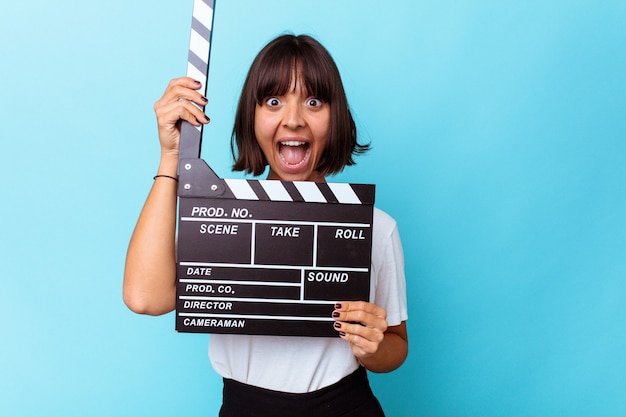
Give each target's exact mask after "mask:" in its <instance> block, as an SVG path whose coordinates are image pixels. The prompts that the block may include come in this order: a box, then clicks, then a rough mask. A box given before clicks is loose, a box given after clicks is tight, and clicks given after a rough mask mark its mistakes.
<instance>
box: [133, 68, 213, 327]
mask: <svg viewBox="0 0 626 417" xmlns="http://www.w3.org/2000/svg"><path fill="white" fill-rule="evenodd" d="M199 87H200V83H198V82H196V81H194V80H192V79H191V78H187V77H183V78H177V79H174V80H172V81H170V83H169V85H168V86H167V89H166V90H165V93H164V94H163V96H162V97H161V98H160V99H159V100H158V101H157V102H156V103H155V104H154V111H155V113H156V117H157V124H158V131H159V142H160V144H161V161H160V164H159V169H158V171H157V175H165V176H159V177H156V178H155V181H154V184H153V186H152V189H151V190H150V193H149V194H148V198H147V199H146V203H145V204H144V206H143V209H142V210H141V213H140V215H139V219H138V220H137V225H136V226H135V230H134V232H133V235H132V237H131V239H130V243H129V245H128V252H127V254H126V266H125V269H124V287H123V297H124V302H125V303H126V305H127V306H128V308H130V309H131V310H132V311H134V312H136V313H140V314H150V315H159V314H165V313H168V312H170V311H172V310H173V309H174V307H175V303H176V255H175V237H176V189H177V185H178V183H177V181H176V180H175V179H174V178H177V168H178V149H179V142H180V123H181V120H186V121H188V122H189V123H191V124H192V125H194V126H199V125H200V124H206V123H208V122H209V119H208V118H207V117H206V115H205V114H204V113H203V112H202V110H200V109H199V108H198V107H196V106H194V105H193V104H192V103H191V101H193V102H195V103H197V104H199V105H201V106H204V105H205V104H206V99H205V98H204V96H202V95H201V94H200V93H198V92H197V91H196V90H195V89H197V88H199ZM169 177H171V178H169Z"/></svg>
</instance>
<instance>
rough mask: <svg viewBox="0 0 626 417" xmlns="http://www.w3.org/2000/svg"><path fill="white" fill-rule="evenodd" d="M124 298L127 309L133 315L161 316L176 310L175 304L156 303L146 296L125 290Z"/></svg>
mask: <svg viewBox="0 0 626 417" xmlns="http://www.w3.org/2000/svg"><path fill="white" fill-rule="evenodd" d="M122 298H123V300H124V304H126V307H128V309H129V310H130V311H132V312H133V313H137V314H144V315H148V316H160V315H162V314H166V313H169V312H170V311H172V310H174V305H173V303H161V302H154V301H153V300H151V299H150V297H148V296H147V295H146V294H137V293H133V292H132V291H129V290H127V289H124V292H123V295H122Z"/></svg>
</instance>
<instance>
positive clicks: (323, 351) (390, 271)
mask: <svg viewBox="0 0 626 417" xmlns="http://www.w3.org/2000/svg"><path fill="white" fill-rule="evenodd" d="M372 233H373V236H372V266H371V280H370V281H371V285H370V286H371V289H370V302H372V303H374V304H376V305H378V306H380V307H382V308H384V309H385V310H386V311H387V323H388V325H389V326H397V325H399V324H400V323H401V322H403V321H405V320H406V319H407V305H406V282H405V278H404V255H403V252H402V245H401V243H400V235H399V233H398V228H397V225H396V222H395V220H394V219H393V218H391V217H390V216H389V215H388V214H387V213H385V212H383V211H382V210H379V209H376V208H374V222H373V230H372ZM209 357H210V359H211V364H212V365H213V368H214V369H215V371H216V372H217V373H218V374H220V375H221V376H222V377H224V378H229V379H234V380H236V381H239V382H243V383H245V384H248V385H254V386H258V387H263V388H266V389H271V390H275V391H282V392H294V393H302V392H311V391H315V390H318V389H320V388H324V387H326V386H328V385H331V384H334V383H335V382H337V381H339V380H340V379H342V378H343V377H345V376H347V375H349V374H351V373H352V372H354V371H355V370H356V369H357V367H358V366H359V364H358V361H357V359H356V358H355V357H354V355H353V354H352V351H351V350H350V345H349V344H348V342H346V341H345V340H343V339H341V338H339V337H334V338H327V337H294V336H247V335H229V334H213V335H211V336H210V340H209Z"/></svg>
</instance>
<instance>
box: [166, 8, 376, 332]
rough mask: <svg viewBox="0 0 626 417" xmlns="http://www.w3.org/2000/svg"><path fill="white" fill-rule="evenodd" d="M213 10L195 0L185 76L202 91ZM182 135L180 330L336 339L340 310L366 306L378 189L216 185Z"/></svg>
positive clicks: (192, 137) (195, 136)
mask: <svg viewBox="0 0 626 417" xmlns="http://www.w3.org/2000/svg"><path fill="white" fill-rule="evenodd" d="M213 11H214V0H195V1H194V8H193V18H192V28H191V41H190V48H189V59H188V67H187V75H188V76H189V77H192V78H194V79H196V80H198V81H201V82H202V84H203V86H202V89H204V91H206V82H207V76H208V68H209V57H210V46H211V34H212V27H213V17H214V13H213ZM201 142H202V127H199V128H198V127H194V126H192V125H191V124H188V123H186V122H184V123H183V125H182V126H181V144H180V157H179V188H178V197H179V198H178V242H177V276H176V286H177V287H176V298H177V300H176V330H177V331H180V332H194V333H235V334H255V335H293V336H337V332H336V331H335V330H334V328H333V319H332V317H331V315H332V311H333V309H334V304H335V302H337V301H341V300H344V301H349V300H366V301H367V300H369V292H370V263H371V247H372V222H373V205H374V186H373V185H366V184H345V183H314V182H289V181H274V180H243V179H222V178H220V177H218V176H217V175H216V174H215V172H214V171H213V170H212V169H211V167H209V166H208V165H207V163H206V162H205V161H204V160H202V159H201V158H200V145H201Z"/></svg>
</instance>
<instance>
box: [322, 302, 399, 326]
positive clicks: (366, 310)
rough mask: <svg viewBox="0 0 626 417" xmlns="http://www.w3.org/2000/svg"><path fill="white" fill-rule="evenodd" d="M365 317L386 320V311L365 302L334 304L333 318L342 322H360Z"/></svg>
mask: <svg viewBox="0 0 626 417" xmlns="http://www.w3.org/2000/svg"><path fill="white" fill-rule="evenodd" d="M366 315H373V316H376V317H380V318H382V319H386V318H387V311H386V310H385V309H384V308H382V307H379V306H377V305H376V304H372V303H368V302H365V301H342V302H340V303H337V304H335V310H334V311H333V318H335V319H336V320H342V321H360V320H361V319H362V318H363V317H365V316H366Z"/></svg>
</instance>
